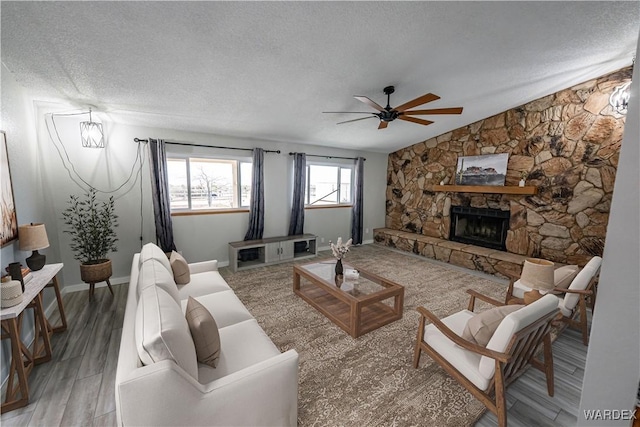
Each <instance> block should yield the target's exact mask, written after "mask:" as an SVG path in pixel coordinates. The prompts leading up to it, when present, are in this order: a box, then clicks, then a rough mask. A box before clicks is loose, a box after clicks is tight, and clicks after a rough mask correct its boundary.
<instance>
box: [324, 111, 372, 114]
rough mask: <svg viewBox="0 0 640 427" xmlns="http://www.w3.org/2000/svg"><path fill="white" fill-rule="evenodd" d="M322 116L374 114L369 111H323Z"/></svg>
mask: <svg viewBox="0 0 640 427" xmlns="http://www.w3.org/2000/svg"><path fill="white" fill-rule="evenodd" d="M322 113H323V114H375V113H372V112H371V111H323V112H322Z"/></svg>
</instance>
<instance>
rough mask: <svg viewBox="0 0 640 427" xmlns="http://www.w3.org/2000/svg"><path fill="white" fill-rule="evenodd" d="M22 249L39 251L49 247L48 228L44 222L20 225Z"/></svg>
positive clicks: (19, 232)
mask: <svg viewBox="0 0 640 427" xmlns="http://www.w3.org/2000/svg"><path fill="white" fill-rule="evenodd" d="M18 238H19V239H20V250H21V251H37V250H38V249H44V248H48V247H49V239H48V238H47V230H46V229H45V228H44V224H34V223H31V224H27V225H21V226H20V227H18Z"/></svg>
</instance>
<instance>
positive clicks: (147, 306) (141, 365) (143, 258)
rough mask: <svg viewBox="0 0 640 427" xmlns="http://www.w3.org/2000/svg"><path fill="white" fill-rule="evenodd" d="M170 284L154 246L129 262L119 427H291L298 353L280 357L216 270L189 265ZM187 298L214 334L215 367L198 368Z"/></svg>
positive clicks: (164, 263) (117, 390) (120, 362)
mask: <svg viewBox="0 0 640 427" xmlns="http://www.w3.org/2000/svg"><path fill="white" fill-rule="evenodd" d="M189 271H190V282H189V283H187V284H186V285H182V286H177V285H176V284H175V282H174V281H173V274H172V273H171V265H170V264H169V261H168V259H167V257H166V255H165V254H164V253H163V252H162V251H161V250H160V248H159V247H157V246H155V245H153V244H147V245H145V246H144V247H143V248H142V250H141V252H140V253H139V254H136V255H135V256H134V258H133V265H132V266H131V279H130V283H129V293H128V297H127V305H126V309H125V315H124V324H123V327H122V339H121V343H120V353H119V355H118V366H117V371H116V384H115V395H116V414H117V420H118V425H122V426H160V425H176V426H177V425H180V426H186V425H207V426H214V425H220V426H240V425H242V426H276V425H277V426H292V425H296V424H297V412H298V406H297V400H298V353H297V352H296V351H295V350H289V351H286V352H284V353H280V351H279V350H278V348H277V347H276V346H275V345H274V344H273V343H272V342H271V340H270V339H269V337H268V336H267V335H266V334H265V333H264V331H263V330H262V328H261V327H260V326H259V325H258V323H257V322H256V320H255V319H254V318H253V316H252V315H251V314H250V313H249V311H247V309H246V308H245V307H244V305H243V304H242V303H241V302H240V300H239V299H238V298H237V297H236V295H235V294H234V292H233V291H232V290H231V288H230V287H229V285H228V284H227V283H226V282H225V281H224V279H223V278H222V276H220V274H219V273H218V271H217V262H216V261H208V262H202V263H195V264H189ZM189 296H192V297H194V298H195V299H196V300H198V301H199V302H200V303H201V304H202V305H204V306H205V307H206V308H207V309H208V310H209V312H211V314H212V315H213V317H214V319H215V321H216V324H217V326H218V330H219V335H220V346H221V354H220V359H219V360H218V364H217V366H216V368H212V367H210V366H208V365H204V364H199V363H198V362H197V360H196V358H195V348H194V345H193V340H192V338H191V334H190V332H189V327H188V324H187V323H186V319H185V317H184V311H185V307H186V300H187V298H188V297H189Z"/></svg>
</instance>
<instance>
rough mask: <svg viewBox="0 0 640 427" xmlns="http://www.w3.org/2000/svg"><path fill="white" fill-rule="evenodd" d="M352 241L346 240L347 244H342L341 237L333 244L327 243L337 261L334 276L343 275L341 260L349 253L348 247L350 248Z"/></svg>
mask: <svg viewBox="0 0 640 427" xmlns="http://www.w3.org/2000/svg"><path fill="white" fill-rule="evenodd" d="M351 242H352V240H351V239H349V240H347V243H342V237H338V241H337V242H336V243H335V244H334V243H333V242H331V241H329V246H331V251H332V252H333V256H334V257H336V259H337V260H338V261H337V262H336V276H342V274H343V273H344V269H343V267H342V258H344V256H345V255H346V254H347V252H349V247H350V246H351Z"/></svg>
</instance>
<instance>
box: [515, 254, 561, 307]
mask: <svg viewBox="0 0 640 427" xmlns="http://www.w3.org/2000/svg"><path fill="white" fill-rule="evenodd" d="M553 271H554V265H553V262H551V261H547V260H545V259H537V258H527V259H525V260H524V265H523V266H522V274H521V275H520V283H522V284H523V285H525V286H527V287H529V288H531V289H532V290H531V291H529V292H525V295H524V300H525V301H524V303H525V304H529V303H531V302H533V301H535V300H537V299H539V298H541V297H542V294H541V293H540V291H546V292H545V293H547V292H549V291H550V290H552V289H553V287H554V286H555V284H554V279H553Z"/></svg>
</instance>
